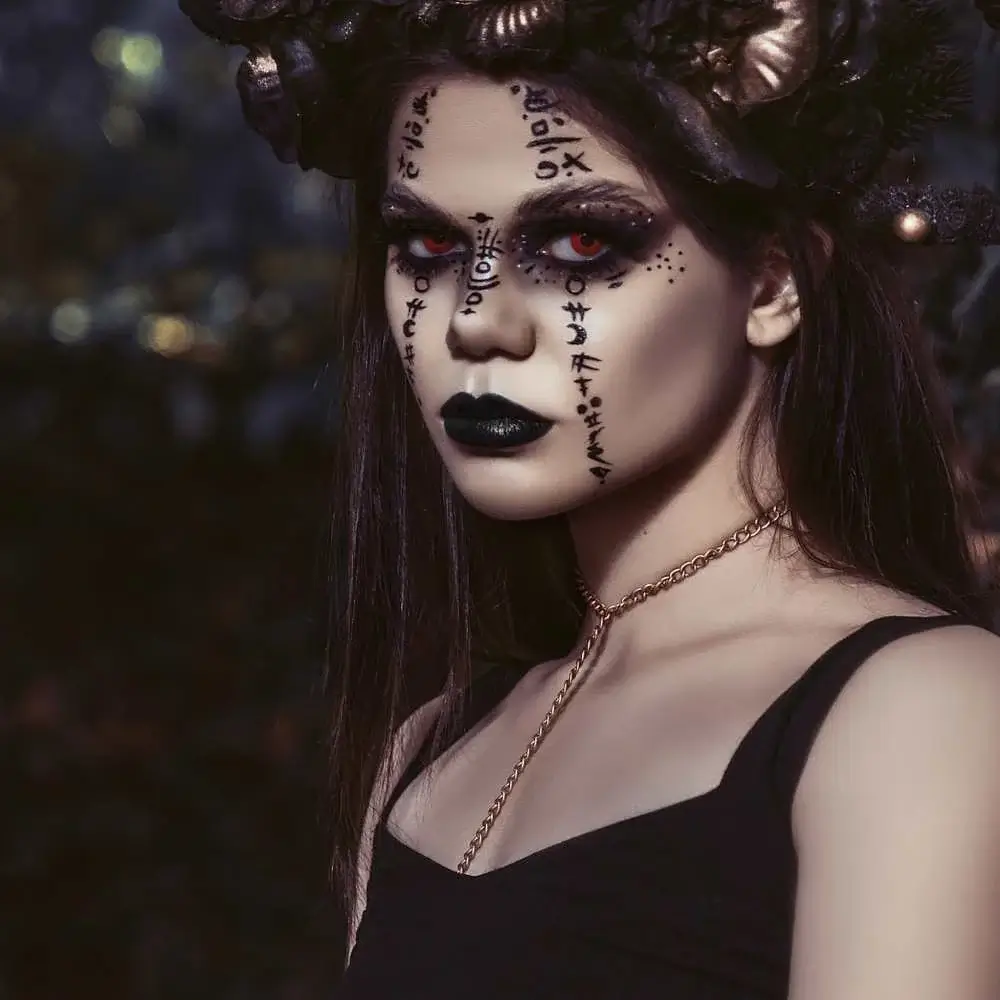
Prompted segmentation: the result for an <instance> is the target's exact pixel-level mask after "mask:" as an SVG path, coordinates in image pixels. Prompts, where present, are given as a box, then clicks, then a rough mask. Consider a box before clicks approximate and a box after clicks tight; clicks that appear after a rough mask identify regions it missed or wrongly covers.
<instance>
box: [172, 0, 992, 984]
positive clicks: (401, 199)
mask: <svg viewBox="0 0 1000 1000" xmlns="http://www.w3.org/2000/svg"><path fill="white" fill-rule="evenodd" d="M184 7H185V10H186V12H187V13H188V14H189V15H190V16H191V17H192V18H193V19H194V20H195V22H196V23H197V24H198V25H199V27H201V28H202V29H203V30H205V31H207V32H208V33H210V34H212V35H213V36H215V37H217V38H219V39H221V40H223V41H226V42H229V43H238V44H244V45H246V46H247V47H248V48H249V49H250V55H249V57H248V59H247V61H246V62H245V63H244V65H243V68H242V70H241V74H240V85H241V91H242V94H243V98H244V107H245V111H246V113H247V116H248V118H249V120H250V122H251V124H253V125H254V126H255V127H256V128H258V129H259V130H260V131H262V132H263V133H264V134H265V135H266V136H267V137H268V138H269V139H270V140H271V142H272V144H273V145H274V148H275V150H276V151H277V152H278V154H279V155H280V156H281V157H282V158H283V159H285V160H288V161H298V162H299V163H300V164H302V165H303V166H306V167H318V168H320V169H323V170H325V171H326V172H327V173H329V174H330V175H331V176H334V177H349V178H353V179H354V188H353V199H354V200H353V219H354V231H355V234H356V237H357V241H358V245H357V261H358V270H357V275H356V281H355V282H354V285H353V290H354V294H353V296H352V297H351V298H350V299H349V300H347V301H348V302H349V319H350V320H351V323H349V324H347V325H348V326H349V330H350V332H349V334H348V336H347V338H346V341H345V344H344V354H343V357H344V359H345V360H344V364H345V383H344V407H345V421H344V427H343V435H342V436H343V443H344V456H343V461H344V469H345V474H344V481H343V484H342V485H343V495H342V499H341V504H340V507H339V516H340V532H339V535H338V537H339V538H340V539H341V540H342V541H343V542H344V544H345V546H346V551H345V559H346V567H347V574H346V576H347V589H346V593H345V594H344V595H343V601H342V606H341V607H340V608H339V609H338V613H339V621H340V622H341V623H342V626H343V628H342V634H341V635H340V637H339V640H338V642H337V644H336V645H335V646H334V648H335V649H337V651H338V655H337V662H336V663H335V670H334V680H333V682H332V686H333V687H334V689H335V692H336V695H337V701H336V712H335V717H334V739H333V748H332V776H333V795H332V799H333V807H334V832H335V834H336V848H335V850H336V857H335V865H334V874H335V879H336V886H337V889H338V892H339V894H340V896H341V898H342V900H343V901H344V903H345V907H346V908H347V909H348V911H349V912H350V913H351V914H353V920H352V923H351V946H352V947H353V946H354V942H355V940H356V947H355V948H354V950H353V953H350V952H349V958H348V961H349V965H348V969H347V972H346V975H345V979H344V983H343V986H342V992H341V993H340V995H341V996H343V997H345V998H347V997H350V998H362V997H364V998H370V997H402V996H405V997H456V998H457V997H463V998H465V997H468V996H471V995H477V996H498V997H499V996H503V997H510V996H513V995H519V996H522V997H523V996H539V997H541V996H545V997H550V998H551V997H554V996H567V997H569V996H573V997H581V996H594V997H602V998H607V997H619V996H620V997H629V998H638V997H654V996H655V997H670V998H672V1000H679V998H682V997H699V998H709V997H712V998H723V997H725V998H736V997H740V998H745V997H748V996H762V997H775V998H778V997H788V996H790V997H792V998H793V1000H859V998H862V997H878V998H879V1000H903V998H905V1000H944V998H947V1000H995V997H996V996H997V995H1000V958H998V957H997V955H996V953H995V949H994V948H993V947H992V942H993V937H994V935H995V931H996V929H997V927H1000V846H998V845H1000V841H998V840H997V838H996V836H995V831H996V829H997V824H998V822H1000V783H998V782H997V781H996V778H995V768H994V763H995V761H996V760H997V759H998V756H1000V640H998V638H997V637H996V636H995V635H994V634H992V632H991V631H990V630H989V613H988V604H987V596H988V595H987V594H986V592H985V590H984V589H983V587H982V585H981V584H980V582H978V581H977V578H976V573H975V570H974V568H973V562H972V559H971V557H970V553H969V548H968V542H967V540H966V536H965V532H964V525H965V520H964V516H963V513H962V511H961V510H960V505H959V502H958V499H957V492H956V486H955V481H954V479H953V475H952V470H951V457H950V456H951V450H952V448H951V446H952V439H951V429H950V426H949V424H948V422H947V419H946V416H945V411H944V409H943V407H942V406H941V404H940V403H939V402H938V392H937V386H936V384H935V382H934V377H933V372H932V368H931V365H930V362H929V360H928V354H927V351H926V349H925V345H924V344H923V343H922V341H921V339H920V335H919V332H918V331H917V330H916V328H915V323H914V317H913V314H912V310H911V308H910V306H909V304H908V302H907V301H906V298H905V296H904V295H903V294H902V293H901V291H900V288H899V284H898V281H897V279H896V277H895V275H894V272H893V270H892V268H891V266H890V263H889V258H890V256H891V251H892V245H891V244H892V242H893V241H894V240H895V241H896V242H897V243H898V242H899V240H898V237H899V236H902V237H904V239H909V240H915V239H922V240H923V241H924V242H934V241H946V240H954V239H960V238H970V239H978V240H980V241H981V242H989V241H996V240H998V239H1000V225H998V224H997V219H998V218H1000V213H998V212H997V210H996V208H995V206H994V203H993V200H992V198H991V197H990V196H989V195H987V194H985V193H983V192H973V193H970V194H968V195H965V194H963V193H961V192H955V191H945V192H935V191H932V190H916V189H910V188H890V189H879V188H878V187H876V186H874V184H873V178H874V177H875V175H876V173H877V171H878V170H879V169H880V168H881V167H882V166H883V165H884V164H885V162H886V160H887V158H888V156H889V154H890V153H891V152H892V151H893V150H895V149H899V148H901V147H903V146H905V145H906V144H907V143H908V142H910V141H911V140H912V139H913V138H914V137H915V136H916V135H917V134H918V132H919V130H920V129H921V127H922V126H923V125H925V124H927V123H929V122H932V121H935V120H938V119H940V118H941V117H943V116H944V115H945V114H946V113H947V112H949V111H950V110H952V109H953V107H954V105H955V100H956V98H957V97H958V96H959V94H958V90H959V83H960V80H961V72H960V70H961V62H960V60H958V58H957V57H953V56H952V55H950V54H949V51H948V50H947V48H946V47H945V45H944V43H943V41H942V38H941V35H942V32H943V31H944V30H945V29H947V28H948V27H949V25H948V23H947V16H946V12H945V11H944V9H939V8H937V7H935V6H933V5H932V4H930V3H929V2H928V0H920V2H919V3H918V2H917V0H907V2H906V3H899V4H897V5H882V4H881V3H876V2H874V0H871V2H869V3H859V4H851V3H848V2H837V3H834V2H833V0H829V2H827V0H824V2H822V3H818V4H817V3H813V4H807V3H805V2H802V0H773V2H772V3H771V4H770V5H768V4H762V3H756V2H755V3H750V2H733V3H728V4H724V3H722V2H715V3H708V2H696V0H673V2H662V0H657V2H638V0H635V2H625V3H610V2H604V0H578V2H570V0H565V2H563V0H533V2H531V3H519V2H517V0H507V2H502V3H500V2H490V0H480V2H475V0H464V2H460V0H452V2H448V0H430V2H411V0H395V2H393V0H381V2H375V0H370V2H368V3H363V2H359V3H352V4H348V3H343V2H337V0H327V2H323V0H313V2H311V3H292V2H290V0H258V2H253V0H205V2H198V0H185V3H184ZM893 230H895V235H894V232H893ZM671 567H675V568H674V569H673V570H671ZM577 572H578V574H579V587H577V582H578V581H577V575H576V574H577ZM474 662H475V663H477V664H480V665H482V664H486V663H491V664H492V665H493V666H492V668H490V669H488V670H486V671H484V672H483V673H481V674H480V673H479V671H478V670H477V671H475V673H476V676H475V679H474V680H473V674H474V671H473V667H472V664H473V663H474ZM862 668H863V669H862ZM414 709H415V711H414ZM512 767H513V770H512ZM505 779H506V780H505ZM491 803H492V805H491ZM484 814H485V818H484ZM478 880H481V881H478ZM362 915H363V920H362ZM359 923H360V927H359V926H358V925H359Z"/></svg>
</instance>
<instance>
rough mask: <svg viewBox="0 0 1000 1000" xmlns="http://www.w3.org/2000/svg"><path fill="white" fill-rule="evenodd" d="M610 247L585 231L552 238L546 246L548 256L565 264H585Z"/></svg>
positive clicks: (601, 255)
mask: <svg viewBox="0 0 1000 1000" xmlns="http://www.w3.org/2000/svg"><path fill="white" fill-rule="evenodd" d="M610 250H611V247H610V246H609V245H608V244H607V243H605V242H604V240H602V239H600V238H599V237H597V236H594V235H592V234H591V233H587V232H582V231H580V232H572V233H567V234H566V235H565V236H560V237H559V238H558V239H555V240H552V241H551V242H550V243H549V245H548V248H547V252H548V254H549V255H550V256H552V257H555V258H556V259H557V260H561V261H563V262H564V263H567V264H585V263H587V262H588V261H592V260H598V259H599V258H601V257H604V256H605V255H606V254H607V253H608V252H609V251H610Z"/></svg>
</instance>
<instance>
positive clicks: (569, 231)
mask: <svg viewBox="0 0 1000 1000" xmlns="http://www.w3.org/2000/svg"><path fill="white" fill-rule="evenodd" d="M575 234H585V235H587V236H592V237H595V238H596V239H598V240H600V241H601V243H603V244H604V245H605V246H606V247H607V250H606V252H605V253H602V254H601V255H600V256H599V257H595V258H594V259H593V260H589V261H566V260H560V259H559V258H557V257H554V256H552V254H551V253H545V252H544V248H545V247H546V246H548V245H549V244H551V243H554V242H555V241H557V240H558V239H560V238H565V237H567V236H573V235H575ZM432 235H433V236H437V237H445V238H448V239H452V238H454V239H455V240H456V242H458V243H459V244H460V245H461V244H463V243H464V242H465V241H464V240H463V239H462V238H460V237H459V236H458V235H457V234H453V233H452V232H450V231H448V230H441V229H440V228H438V229H435V228H434V227H433V225H425V224H422V223H418V222H411V223H406V222H397V223H395V224H394V225H392V226H388V227H386V231H385V236H386V242H387V244H388V246H389V247H392V248H394V249H395V251H396V253H395V255H394V257H393V264H394V265H395V267H396V268H397V269H398V270H399V272H400V273H401V274H403V275H404V276H406V277H409V278H416V277H426V278H433V277H436V276H437V275H439V274H442V273H443V272H444V271H446V270H448V268H449V267H454V265H455V264H456V263H459V264H460V263H464V262H465V261H466V260H467V259H468V255H469V251H470V248H469V247H468V246H467V245H465V246H463V247H462V249H461V250H459V251H457V252H452V253H447V254H440V255H437V256H430V257H418V256H416V255H415V254H412V253H410V252H409V250H408V249H407V245H408V244H409V242H410V241H411V240H413V239H419V238H420V237H426V236H432ZM647 242H648V240H647V234H646V232H645V227H637V226H635V225H628V224H624V225H623V224H616V223H608V222H603V221H600V220H594V219H592V218H568V217H567V218H563V219H553V220H552V221H551V222H546V223H540V224H536V225H534V226H532V227H531V228H530V229H528V230H527V231H526V232H524V233H521V234H520V235H519V236H518V238H517V240H516V241H515V251H514V252H515V253H516V254H517V255H518V256H519V258H520V262H519V265H523V264H525V263H538V262H543V263H544V264H545V266H546V269H547V270H548V271H550V272H551V271H554V272H556V273H557V274H559V275H563V276H570V275H579V276H581V277H587V278H602V277H608V276H610V275H612V274H615V273H617V272H619V271H621V270H622V269H623V268H624V267H625V266H626V264H627V263H628V262H635V261H638V260H639V259H640V258H641V256H642V250H643V249H644V247H645V245H646V243H647Z"/></svg>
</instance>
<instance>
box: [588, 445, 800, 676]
mask: <svg viewBox="0 0 1000 1000" xmlns="http://www.w3.org/2000/svg"><path fill="white" fill-rule="evenodd" d="M723 449H724V450H726V448H725V446H723ZM728 450H729V452H730V453H729V454H728V455H727V454H721V455H720V454H717V455H715V456H713V458H714V459H715V460H714V461H709V462H706V463H704V464H702V465H701V466H700V467H699V468H698V469H695V470H691V471H689V474H687V475H685V476H678V474H677V470H676V468H673V467H671V468H665V469H664V470H663V471H662V472H659V473H657V474H653V475H649V476H646V477H644V478H643V479H641V480H639V481H637V482H635V483H633V484H630V485H627V486H624V487H621V488H619V489H618V490H615V491H614V492H612V493H609V494H608V496H607V497H605V498H602V499H600V500H598V501H596V502H593V503H590V504H588V505H587V506H586V507H583V508H581V509H579V510H577V511H574V512H573V513H572V514H571V515H570V516H569V528H570V533H571V535H572V538H573V544H574V548H575V551H576V558H577V565H578V566H579V569H580V572H581V573H582V575H583V579H584V581H585V582H586V584H587V587H588V588H589V589H590V590H591V591H592V592H593V593H594V594H595V595H596V596H597V598H598V599H599V600H600V601H601V602H602V603H603V604H604V605H605V606H608V605H611V604H614V603H616V602H617V601H619V600H621V599H622V598H623V597H625V596H626V595H627V594H629V593H631V592H632V591H634V590H636V589H637V588H639V587H642V586H644V585H646V584H652V583H655V582H656V581H657V580H659V579H660V578H661V577H662V576H664V575H665V574H667V573H668V572H670V570H672V569H674V568H675V567H676V566H679V565H680V564H682V563H684V562H686V561H687V560H688V559H691V558H692V557H694V556H696V555H700V554H701V553H703V552H705V551H706V550H707V549H710V548H712V547H713V546H715V545H717V544H719V543H720V542H722V541H723V540H724V539H726V538H727V537H728V536H729V535H731V534H732V533H733V532H734V531H736V530H737V529H738V528H740V527H742V526H743V525H744V524H746V523H747V522H748V521H750V520H752V519H753V518H755V517H756V516H757V511H756V510H755V509H754V508H753V506H752V505H751V504H750V503H749V501H748V500H747V499H746V498H745V497H744V494H743V491H742V489H741V487H740V484H739V477H738V472H737V471H736V470H738V468H739V454H738V447H737V446H735V445H733V446H732V447H731V448H730V449H728ZM776 480H777V476H776V475H775V474H774V469H773V466H771V467H769V468H768V469H765V470H764V474H763V476H762V482H765V483H766V482H771V483H774V482H775V481H776ZM762 496H763V498H764V499H765V503H766V504H767V505H768V506H769V505H770V504H771V503H774V502H775V501H777V500H778V499H779V496H780V494H779V492H778V491H777V490H776V489H774V488H773V487H772V488H771V489H767V488H764V487H762ZM774 531H775V529H774V528H768V529H766V530H764V531H762V532H761V533H760V534H759V535H757V536H756V537H755V538H753V539H752V540H750V541H748V542H746V543H744V544H743V545H740V546H739V547H737V548H735V549H734V550H733V551H731V552H728V553H726V554H724V555H722V556H721V557H720V558H719V559H717V560H715V561H714V562H712V563H710V564H708V565H707V566H706V567H705V568H704V569H701V570H699V571H698V572H696V573H694V574H693V575H692V576H691V577H689V578H688V579H687V580H685V581H683V582H681V583H679V584H678V585H676V586H675V587H670V588H668V589H667V590H666V591H664V592H661V593H659V594H655V595H654V596H652V597H650V598H649V599H648V600H646V601H645V602H643V603H641V604H639V605H637V606H636V607H634V608H632V609H631V610H629V611H627V612H625V613H624V614H623V615H621V616H620V617H618V618H616V619H615V621H614V623H613V625H612V627H611V629H610V631H609V634H608V637H607V640H606V642H605V647H604V648H605V654H604V656H603V657H602V658H605V659H612V660H620V659H622V658H625V659H632V658H633V657H641V656H642V655H643V654H648V653H652V652H654V651H655V650H657V649H662V648H664V647H665V646H666V645H668V644H671V643H679V642H684V641H685V639H688V638H692V639H693V638H694V637H696V636H697V635H699V634H701V635H704V634H705V632H706V631H713V630H716V629H725V628H739V627H740V626H741V624H747V623H749V622H751V621H752V620H753V619H754V618H755V617H756V618H759V617H760V616H761V614H762V613H765V614H766V611H767V609H768V608H769V607H770V608H773V607H774V606H775V602H776V601H777V602H778V603H779V604H780V597H779V596H778V592H779V590H780V589H781V588H782V576H783V574H781V573H780V572H777V569H778V567H777V562H776V559H775V558H774V556H773V555H772V542H773V539H774ZM595 622H596V617H595V615H594V613H593V612H588V614H587V617H586V620H585V621H584V626H583V631H582V635H581V641H582V640H583V638H585V637H586V636H587V635H588V634H589V633H590V631H591V629H592V628H593V627H594V624H595Z"/></svg>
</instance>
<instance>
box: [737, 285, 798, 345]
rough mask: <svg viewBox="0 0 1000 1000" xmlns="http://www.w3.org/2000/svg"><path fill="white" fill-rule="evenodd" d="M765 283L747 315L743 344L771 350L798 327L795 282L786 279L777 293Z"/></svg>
mask: <svg viewBox="0 0 1000 1000" xmlns="http://www.w3.org/2000/svg"><path fill="white" fill-rule="evenodd" d="M769 284H770V282H768V281H767V280H765V281H764V282H762V283H761V285H760V286H758V289H757V294H756V296H755V298H754V304H753V306H752V307H751V309H750V312H749V314H748V316H747V342H748V343H749V344H750V345H751V346H752V347H775V346H776V345H778V344H780V343H781V342H782V341H783V340H785V339H787V338H788V337H790V336H791V335H792V334H793V333H795V331H796V330H798V328H799V323H800V322H801V318H802V315H801V309H800V307H799V294H798V289H797V288H796V285H795V279H794V278H792V277H791V275H789V276H787V277H786V278H785V280H784V282H783V283H782V284H781V285H780V286H779V287H778V289H777V290H770V289H769V288H768V285H769Z"/></svg>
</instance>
